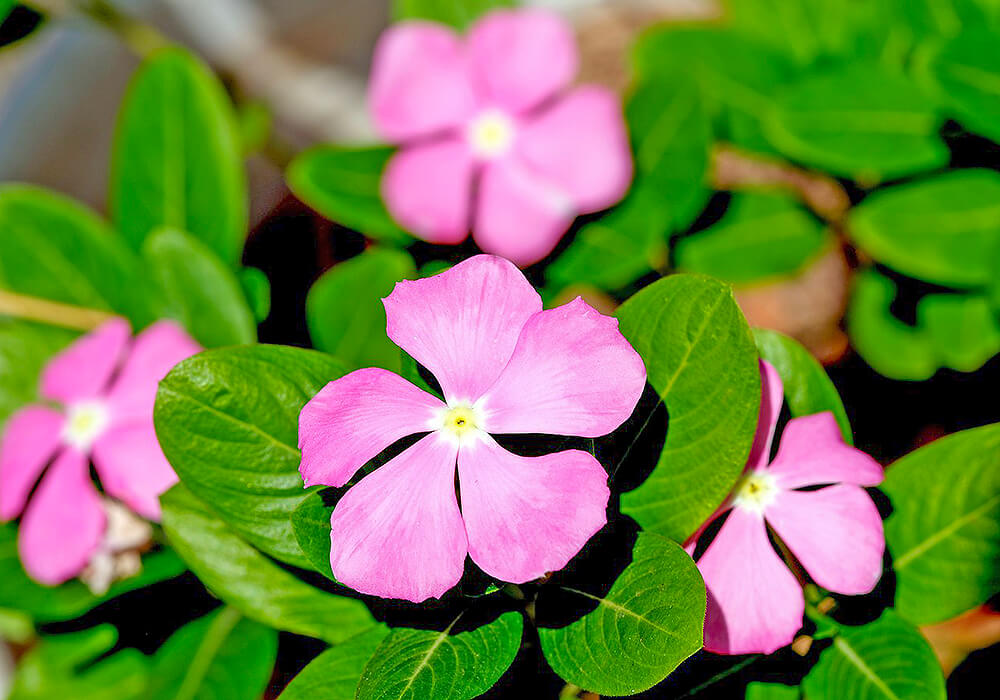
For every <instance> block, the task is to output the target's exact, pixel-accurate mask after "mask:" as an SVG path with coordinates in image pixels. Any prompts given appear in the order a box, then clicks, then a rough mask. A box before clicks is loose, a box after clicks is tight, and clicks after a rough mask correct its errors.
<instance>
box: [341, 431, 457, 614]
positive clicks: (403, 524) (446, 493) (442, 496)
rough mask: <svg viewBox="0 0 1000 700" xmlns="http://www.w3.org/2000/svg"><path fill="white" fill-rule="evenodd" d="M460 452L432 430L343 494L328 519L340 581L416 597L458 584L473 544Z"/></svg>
mask: <svg viewBox="0 0 1000 700" xmlns="http://www.w3.org/2000/svg"><path fill="white" fill-rule="evenodd" d="M457 454H458V447H457V445H454V444H452V443H450V442H448V441H446V440H443V439H441V438H440V436H438V435H436V434H431V435H428V436H426V437H424V438H423V439H421V440H420V441H419V442H418V443H417V444H415V445H413V446H412V447H410V448H409V449H407V450H405V451H404V452H403V453H402V454H400V455H399V456H397V457H395V458H394V459H392V460H390V461H389V462H388V463H387V464H386V465H385V466H383V467H380V468H379V469H376V470H375V471H374V472H372V473H371V474H369V475H368V476H366V477H365V478H364V479H362V480H361V481H360V482H358V484H357V485H356V486H354V487H352V488H351V490H350V491H348V492H347V493H346V494H345V495H344V497H343V498H341V499H340V502H339V503H337V507H336V508H334V510H333V515H332V516H331V517H330V526H331V528H332V529H331V532H330V566H331V567H332V568H333V574H334V576H336V578H337V580H338V581H340V582H341V583H343V584H344V585H346V586H350V587H351V588H353V589H354V590H356V591H360V592H361V593H367V594H369V595H377V596H380V597H382V598H402V599H404V600H409V601H412V602H414V603H419V602H421V601H424V600H426V599H428V598H432V597H433V598H439V597H441V595H443V594H444V593H445V591H447V590H448V589H449V588H451V587H452V586H454V585H455V584H456V583H458V580H459V579H460V578H461V577H462V571H463V569H464V566H465V554H466V551H467V550H468V542H467V540H466V537H465V527H464V526H463V524H462V514H461V513H460V512H459V510H458V501H457V500H456V498H455V458H456V456H457Z"/></svg>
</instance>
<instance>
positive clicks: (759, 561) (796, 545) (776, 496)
mask: <svg viewBox="0 0 1000 700" xmlns="http://www.w3.org/2000/svg"><path fill="white" fill-rule="evenodd" d="M761 375H762V379H763V395H764V396H763V400H762V401H761V409H760V420H759V423H758V425H757V436H756V438H755V440H754V445H753V447H752V449H751V451H750V458H749V461H748V463H747V471H746V472H744V474H743V477H742V479H741V480H740V482H739V483H738V484H737V486H736V488H735V489H734V490H733V493H732V495H731V496H730V498H729V500H728V501H727V502H726V503H725V504H723V506H722V507H721V508H720V509H719V511H718V513H716V515H713V516H712V518H711V519H710V520H709V521H708V523H706V524H705V525H704V526H702V529H701V530H700V531H699V532H698V533H696V534H695V535H694V536H693V537H692V538H691V540H690V543H689V545H688V547H687V549H688V551H689V552H693V551H694V548H695V545H696V544H697V541H698V539H699V538H700V536H701V534H702V533H703V532H704V530H705V529H706V528H707V527H708V525H709V524H710V523H711V522H712V521H713V520H715V519H716V518H718V517H720V516H721V515H722V514H724V513H726V512H727V511H728V512H729V517H728V518H727V519H726V521H725V523H724V524H723V525H722V527H721V529H720V530H719V532H718V534H717V535H716V536H715V538H714V539H713V540H712V542H711V544H709V545H708V548H707V549H706V550H705V553H704V554H703V555H702V556H701V557H700V558H699V559H698V568H699V569H700V570H701V574H702V576H703V577H704V579H705V585H706V586H707V588H708V613H707V615H706V620H705V648H706V649H708V650H709V651H714V652H716V653H719V654H750V653H763V654H770V653H772V652H774V651H775V650H777V649H780V648H781V647H783V646H785V645H787V644H789V643H791V641H792V639H793V638H794V636H795V633H796V632H797V631H798V630H799V628H800V627H801V626H802V614H803V612H804V608H805V601H804V598H803V593H802V587H801V586H800V585H799V582H798V581H797V580H796V578H795V576H794V575H793V574H792V572H791V571H789V569H788V567H787V566H786V565H785V563H784V562H783V561H782V559H781V558H780V557H779V556H778V554H777V553H776V552H775V550H774V548H773V547H772V545H771V542H770V541H769V540H768V535H767V529H768V526H770V528H772V529H773V531H774V533H775V534H776V535H777V536H778V537H780V538H781V540H782V541H783V542H784V543H785V545H787V547H788V549H789V550H790V551H791V553H792V554H793V555H794V556H795V557H796V559H798V561H799V563H800V564H801V565H802V567H803V568H804V569H805V570H806V572H807V573H808V574H809V575H810V576H811V577H812V579H813V580H814V581H815V582H816V583H817V584H818V585H819V586H821V587H823V588H825V589H827V590H830V591H833V592H835V593H842V594H844V595H862V594H864V593H868V592H870V591H871V590H872V589H873V588H874V587H875V584H876V583H878V580H879V577H880V576H881V575H882V554H883V552H884V551H885V536H884V534H883V532H882V519H881V518H880V517H879V514H878V510H877V509H876V507H875V504H874V503H873V502H872V500H871V498H869V496H868V494H867V493H866V492H865V490H864V489H863V488H862V487H863V486H875V485H877V484H879V483H881V481H882V476H883V474H882V467H881V466H879V464H878V462H876V461H875V460H873V459H872V458H871V457H869V456H868V455H866V454H865V453H864V452H862V451H861V450H858V449H855V448H853V447H850V446H849V445H847V444H845V443H844V440H843V437H842V435H841V432H840V428H839V426H838V425H837V421H836V419H835V418H834V417H833V414H832V413H830V412H829V411H827V412H825V413H818V414H816V415H811V416H802V417H800V418H793V419H792V420H790V421H789V422H788V424H787V425H786V426H785V429H784V431H783V432H782V435H781V443H780V445H779V447H778V453H777V456H776V457H775V458H774V461H773V462H771V463H770V465H768V459H769V457H770V454H771V441H772V440H773V438H774V431H775V427H776V425H777V421H778V413H779V412H780V411H781V403H782V397H783V391H784V389H783V386H782V383H781V378H780V377H779V376H778V373H777V371H776V370H775V369H774V367H773V366H771V364H769V363H768V362H763V361H762V362H761ZM821 484H832V485H829V486H824V487H823V488H821V489H818V490H810V491H803V490H801V489H803V488H804V487H815V486H818V485H821Z"/></svg>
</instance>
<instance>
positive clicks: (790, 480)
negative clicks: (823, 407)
mask: <svg viewBox="0 0 1000 700" xmlns="http://www.w3.org/2000/svg"><path fill="white" fill-rule="evenodd" d="M769 471H770V472H771V473H772V474H773V475H774V476H775V477H777V479H778V483H779V484H780V485H781V487H782V488H785V489H795V488H799V487H801V486H814V485H816V484H836V483H846V484H856V485H857V486H876V485H878V484H880V483H882V478H883V472H882V467H881V465H879V463H878V462H876V461H875V460H874V459H872V458H871V457H869V456H868V455H866V454H865V453H864V452H862V451H861V450H859V449H856V448H854V447H851V446H850V445H848V444H846V443H845V442H844V437H843V435H842V434H841V432H840V426H839V425H837V419H836V418H834V417H833V414H832V413H830V412H829V411H825V412H823V413H817V414H815V415H812V416H801V417H799V418H793V419H792V420H790V421H788V425H786V426H785V429H784V431H782V433H781V443H780V444H779V445H778V454H777V455H776V456H775V458H774V461H773V462H772V463H771V466H770V467H769Z"/></svg>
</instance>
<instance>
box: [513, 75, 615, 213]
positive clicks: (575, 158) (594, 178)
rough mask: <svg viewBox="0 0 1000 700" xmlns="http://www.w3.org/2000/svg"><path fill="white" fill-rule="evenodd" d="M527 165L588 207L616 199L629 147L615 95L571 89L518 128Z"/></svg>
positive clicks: (580, 205)
mask: <svg viewBox="0 0 1000 700" xmlns="http://www.w3.org/2000/svg"><path fill="white" fill-rule="evenodd" d="M515 149H516V151H517V153H518V156H519V157H520V158H521V159H522V160H523V161H524V162H525V163H526V164H527V166H528V167H529V168H530V169H531V170H532V171H534V172H536V173H537V174H538V175H540V176H541V177H542V178H543V179H545V180H546V181H548V182H551V183H553V184H554V185H555V186H557V187H558V188H560V190H562V191H563V192H565V193H566V194H567V195H568V196H569V197H570V199H571V200H572V202H573V204H574V206H575V207H576V209H577V211H578V212H580V213H584V214H586V213H589V212H595V211H600V210H601V209H606V208H607V207H610V206H611V205H612V204H615V203H617V202H618V201H619V200H621V198H622V197H624V196H625V192H627V191H628V187H629V183H630V182H631V181H632V152H631V150H630V148H629V143H628V135H627V134H626V132H625V119H624V117H623V116H622V108H621V99H620V98H619V97H617V96H616V95H615V94H614V93H613V92H611V91H610V90H606V89H605V88H601V87H596V86H584V87H580V88H577V89H575V90H574V91H573V92H571V93H570V94H569V95H567V96H566V97H565V98H563V99H560V100H558V101H557V102H556V103H555V104H553V105H552V106H551V107H549V108H548V109H547V110H545V112H543V113H542V114H540V115H539V116H538V117H537V118H535V119H533V120H528V121H527V122H526V124H525V125H524V126H523V128H522V129H521V130H520V131H519V133H518V138H517V142H516V145H515Z"/></svg>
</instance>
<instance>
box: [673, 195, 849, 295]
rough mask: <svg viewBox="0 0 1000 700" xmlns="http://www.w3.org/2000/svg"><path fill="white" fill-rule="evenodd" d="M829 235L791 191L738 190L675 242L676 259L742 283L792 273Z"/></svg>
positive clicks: (822, 246) (815, 253) (687, 266)
mask: <svg viewBox="0 0 1000 700" xmlns="http://www.w3.org/2000/svg"><path fill="white" fill-rule="evenodd" d="M830 240H831V237H830V235H829V234H828V233H827V231H826V230H825V229H824V228H823V226H822V224H820V223H819V221H817V220H816V219H814V218H813V217H812V216H810V215H809V214H808V213H807V212H806V211H805V210H804V209H802V207H800V206H798V204H797V203H796V202H795V200H793V199H792V198H790V197H786V196H784V195H777V194H757V193H750V194H737V195H734V196H733V201H732V203H731V204H730V205H729V209H727V210H726V213H725V215H724V216H723V217H722V219H721V220H720V221H719V222H718V223H716V224H714V225H713V226H710V227H708V228H707V229H705V230H704V231H699V232H698V233H695V234H693V235H690V236H687V237H685V238H682V239H681V240H679V241H678V242H677V244H676V246H675V256H676V257H675V261H676V264H677V267H678V268H679V269H681V270H685V271H688V272H700V273H702V274H706V275H710V276H712V277H717V278H719V279H721V280H725V281H726V282H730V283H732V284H747V283H751V282H757V281H761V280H765V279H768V278H773V277H788V276H791V275H794V274H795V273H797V272H799V271H800V270H801V269H802V268H803V267H804V266H805V265H807V264H808V263H809V262H810V261H812V260H813V259H815V258H816V257H817V256H819V255H820V254H821V253H822V252H823V251H824V250H825V249H826V248H827V246H829V244H830Z"/></svg>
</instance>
